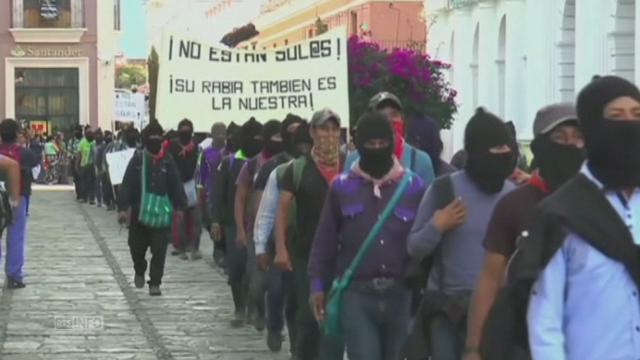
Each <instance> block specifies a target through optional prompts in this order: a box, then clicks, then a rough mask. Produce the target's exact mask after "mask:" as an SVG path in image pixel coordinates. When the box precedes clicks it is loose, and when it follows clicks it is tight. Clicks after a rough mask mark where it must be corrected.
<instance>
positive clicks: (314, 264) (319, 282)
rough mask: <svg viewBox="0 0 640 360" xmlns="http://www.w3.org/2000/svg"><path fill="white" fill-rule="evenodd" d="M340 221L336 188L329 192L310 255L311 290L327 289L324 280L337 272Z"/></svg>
mask: <svg viewBox="0 0 640 360" xmlns="http://www.w3.org/2000/svg"><path fill="white" fill-rule="evenodd" d="M339 223H340V207H339V204H338V201H337V199H336V193H335V190H334V188H333V187H332V188H331V190H330V191H329V192H328V193H327V199H326V200H325V203H324V207H323V208H322V213H321V215H320V221H319V222H318V227H317V228H316V234H315V237H314V239H313V242H312V245H311V254H310V255H309V267H308V272H309V279H311V291H313V292H321V291H324V290H326V289H325V286H324V285H325V284H324V281H325V280H326V279H329V278H332V277H333V276H334V275H335V274H334V272H335V261H336V257H337V256H338V233H339Z"/></svg>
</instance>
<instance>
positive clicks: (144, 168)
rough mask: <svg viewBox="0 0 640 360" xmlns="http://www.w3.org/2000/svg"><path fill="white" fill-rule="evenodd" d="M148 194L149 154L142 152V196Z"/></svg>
mask: <svg viewBox="0 0 640 360" xmlns="http://www.w3.org/2000/svg"><path fill="white" fill-rule="evenodd" d="M146 192H147V154H145V153H144V150H143V152H142V195H144V194H145V193H146Z"/></svg>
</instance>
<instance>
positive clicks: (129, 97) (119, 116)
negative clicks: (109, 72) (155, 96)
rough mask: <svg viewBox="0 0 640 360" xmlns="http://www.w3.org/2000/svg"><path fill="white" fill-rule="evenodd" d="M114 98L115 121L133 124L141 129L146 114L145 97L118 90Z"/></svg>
mask: <svg viewBox="0 0 640 360" xmlns="http://www.w3.org/2000/svg"><path fill="white" fill-rule="evenodd" d="M113 96H114V104H113V120H114V121H121V122H132V123H134V124H135V125H136V126H137V127H140V126H141V125H142V121H144V118H145V112H146V107H145V100H144V95H143V94H132V93H130V92H128V91H122V90H116V91H115V93H114V95H113Z"/></svg>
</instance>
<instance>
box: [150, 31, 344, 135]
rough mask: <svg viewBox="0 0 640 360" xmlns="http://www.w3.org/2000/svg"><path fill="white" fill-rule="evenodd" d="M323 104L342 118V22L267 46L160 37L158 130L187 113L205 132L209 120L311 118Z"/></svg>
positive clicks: (175, 36)
mask: <svg viewBox="0 0 640 360" xmlns="http://www.w3.org/2000/svg"><path fill="white" fill-rule="evenodd" d="M324 107H330V108H331V109H333V110H334V111H336V112H337V113H338V114H339V115H340V116H341V118H342V120H343V123H344V124H348V121H349V81H348V72H347V40H346V30H345V29H344V28H340V29H336V30H332V31H330V32H327V33H325V34H322V35H320V36H318V37H315V38H313V39H309V40H306V41H304V42H301V43H298V44H295V45H292V46H288V47H283V48H279V49H276V50H275V51H267V52H254V51H236V50H227V49H220V48H218V47H217V45H216V46H213V45H209V44H204V43H201V42H197V41H193V40H190V39H187V38H183V37H180V36H178V35H172V36H167V37H166V38H165V39H164V42H163V45H162V49H161V54H160V74H159V77H158V98H157V105H156V117H157V118H158V120H159V121H160V123H161V124H162V125H163V127H164V128H165V129H171V128H174V129H175V127H176V126H177V124H178V122H179V121H180V120H181V119H183V118H188V119H190V120H191V121H193V123H194V126H195V130H196V131H202V132H207V133H208V132H209V131H211V125H212V124H213V123H214V122H216V121H222V122H225V123H227V124H228V123H230V122H232V121H233V122H235V123H236V124H242V123H244V122H245V121H246V120H247V119H249V118H250V117H251V116H254V117H255V118H256V119H257V120H258V121H260V122H266V121H268V120H270V119H284V117H285V116H286V115H287V114H288V113H294V114H297V115H300V116H302V117H304V118H311V115H312V114H313V112H314V111H317V110H320V109H322V108H324Z"/></svg>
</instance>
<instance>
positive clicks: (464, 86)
mask: <svg viewBox="0 0 640 360" xmlns="http://www.w3.org/2000/svg"><path fill="white" fill-rule="evenodd" d="M450 21H451V23H452V24H453V25H455V33H456V35H455V36H456V41H455V44H454V52H455V59H454V61H453V64H452V65H453V66H455V68H456V70H455V79H454V83H453V88H454V89H456V90H457V91H458V96H457V101H458V104H459V107H458V114H457V116H456V120H455V121H454V123H453V127H452V129H451V132H452V136H451V140H452V141H451V144H452V146H451V148H452V151H453V152H454V153H455V152H456V151H458V150H460V149H461V148H462V146H463V144H464V129H465V127H466V125H467V121H468V120H469V117H471V114H473V111H474V109H473V104H472V93H473V84H472V81H471V67H470V63H471V59H472V57H473V56H472V55H473V54H472V52H473V34H474V31H475V26H476V24H475V22H474V21H473V20H472V17H471V10H469V9H461V10H456V11H455V13H454V15H453V17H452V18H451V20H450ZM481 31H482V30H481Z"/></svg>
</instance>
